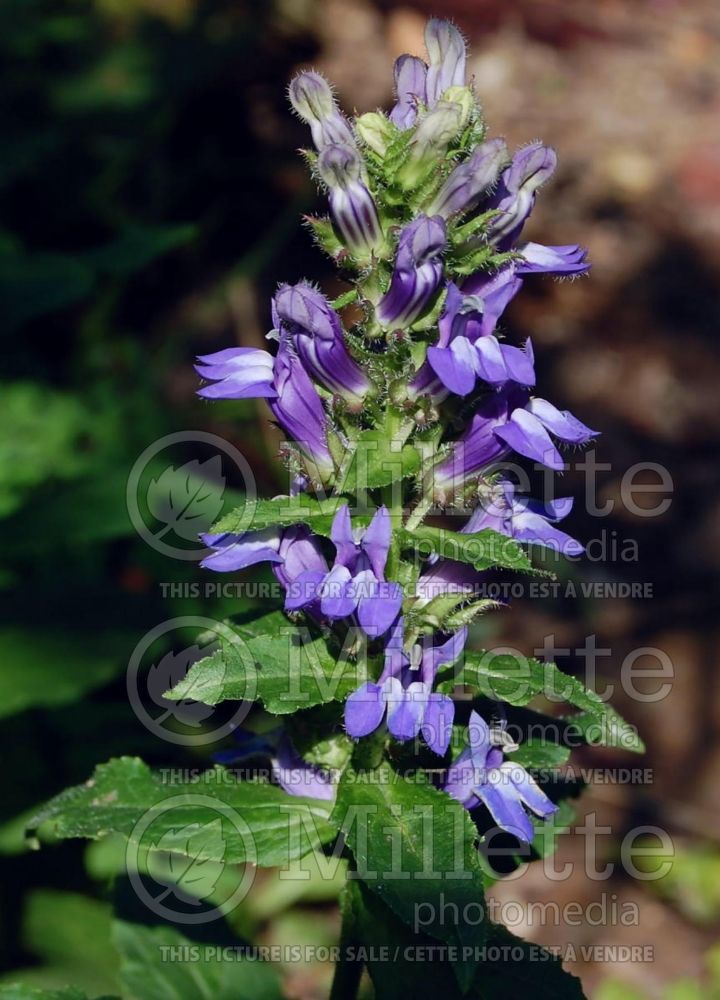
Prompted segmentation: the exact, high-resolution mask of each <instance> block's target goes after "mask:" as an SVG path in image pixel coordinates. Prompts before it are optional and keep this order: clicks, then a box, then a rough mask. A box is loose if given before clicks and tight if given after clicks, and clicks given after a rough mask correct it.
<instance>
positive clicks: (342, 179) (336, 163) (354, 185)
mask: <svg viewBox="0 0 720 1000" xmlns="http://www.w3.org/2000/svg"><path fill="white" fill-rule="evenodd" d="M318 172H319V174H320V176H321V177H322V179H323V181H324V182H325V183H326V184H327V186H328V190H329V192H330V195H329V197H330V212H331V214H332V217H333V222H334V223H335V225H336V227H337V229H338V231H339V233H340V235H341V237H342V239H343V241H344V242H345V244H346V246H347V247H348V249H349V250H350V252H351V253H352V254H354V256H356V257H359V258H361V259H363V260H367V259H368V258H369V257H370V256H371V255H372V253H373V251H374V250H377V249H378V248H379V247H381V246H382V244H383V233H382V229H381V227H380V220H379V219H378V214H377V208H376V207H375V202H374V201H373V198H372V195H371V194H370V192H369V191H368V188H367V184H366V178H365V177H364V176H363V165H362V160H361V158H360V155H359V153H358V152H357V150H356V149H355V148H354V147H353V146H347V145H343V146H340V145H332V146H325V147H324V148H323V150H322V152H321V153H320V156H319V157H318Z"/></svg>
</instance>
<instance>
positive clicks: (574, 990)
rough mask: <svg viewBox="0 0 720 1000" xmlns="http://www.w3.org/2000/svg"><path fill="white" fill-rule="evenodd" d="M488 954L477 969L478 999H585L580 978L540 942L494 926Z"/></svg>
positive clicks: (476, 989) (476, 994) (475, 996)
mask: <svg viewBox="0 0 720 1000" xmlns="http://www.w3.org/2000/svg"><path fill="white" fill-rule="evenodd" d="M487 948H488V957H487V959H486V961H484V962H482V964H481V965H480V968H479V970H478V975H477V979H476V982H475V988H474V990H473V993H472V996H473V998H474V1000H475V998H476V1000H507V998H508V997H513V998H515V997H528V998H529V997H532V1000H585V994H584V993H583V991H582V986H581V984H580V980H579V979H577V978H576V977H575V976H572V975H570V973H569V972H565V970H564V969H563V967H562V962H561V961H560V959H559V958H555V957H554V956H553V955H552V954H551V952H549V951H547V950H546V949H545V948H542V947H541V946H540V945H539V944H532V943H531V942H529V941H523V939H522V938H519V937H515V935H514V934H511V933H510V931H507V930H505V928H504V927H498V926H494V927H493V928H492V930H491V932H490V934H489V935H488V944H487Z"/></svg>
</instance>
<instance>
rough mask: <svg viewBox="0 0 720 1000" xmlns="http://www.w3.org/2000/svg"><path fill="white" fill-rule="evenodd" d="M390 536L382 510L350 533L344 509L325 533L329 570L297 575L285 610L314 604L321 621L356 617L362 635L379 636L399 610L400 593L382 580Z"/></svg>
mask: <svg viewBox="0 0 720 1000" xmlns="http://www.w3.org/2000/svg"><path fill="white" fill-rule="evenodd" d="M391 536H392V524H391V522H390V515H389V514H388V511H387V508H386V507H380V508H379V509H378V510H377V511H376V512H375V514H374V515H373V519H372V521H371V522H370V524H369V525H368V526H367V528H365V529H362V528H361V529H360V530H356V531H355V532H353V529H352V524H351V520H350V510H349V508H348V506H347V504H344V505H343V506H342V507H340V509H339V510H338V512H337V513H336V515H335V517H334V519H333V523H332V528H331V532H330V537H331V539H332V541H333V543H334V544H335V549H336V556H335V562H334V564H333V567H332V569H331V570H330V572H328V573H325V574H319V573H317V572H314V573H307V574H301V575H300V576H299V577H298V579H297V580H296V581H295V583H294V587H292V588H291V589H290V590H289V591H288V599H287V601H286V603H285V607H286V609H287V610H295V609H297V608H303V607H306V606H307V604H308V603H310V602H311V601H316V600H319V601H320V611H321V613H322V615H323V616H324V617H325V618H329V619H331V620H334V619H339V618H347V617H348V616H349V615H352V614H355V613H357V617H358V622H359V623H360V626H361V628H362V629H363V631H364V632H366V633H367V635H369V636H379V635H384V633H385V632H387V630H388V629H389V628H390V626H391V625H392V623H393V622H394V621H395V619H396V618H397V616H398V614H399V613H400V608H401V606H402V588H401V587H400V585H399V584H397V583H392V582H388V581H386V580H385V564H386V562H387V557H388V553H389V551H390V543H391Z"/></svg>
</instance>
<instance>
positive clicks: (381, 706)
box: [345, 618, 467, 755]
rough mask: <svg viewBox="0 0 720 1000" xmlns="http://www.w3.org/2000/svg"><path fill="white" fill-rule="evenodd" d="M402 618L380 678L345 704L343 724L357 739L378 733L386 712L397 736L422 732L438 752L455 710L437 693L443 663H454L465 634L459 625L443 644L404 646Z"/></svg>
mask: <svg viewBox="0 0 720 1000" xmlns="http://www.w3.org/2000/svg"><path fill="white" fill-rule="evenodd" d="M403 630H404V624H403V619H402V618H401V619H400V620H399V621H398V623H397V624H396V626H395V628H394V629H393V631H392V633H391V635H390V637H389V639H388V642H387V645H386V647H385V666H384V668H383V672H382V674H381V675H380V677H379V678H378V681H377V683H374V682H371V681H368V682H367V683H365V684H362V685H361V686H360V687H359V688H358V689H357V691H355V692H354V693H353V694H351V695H350V697H349V698H348V700H347V702H346V703H345V728H346V730H347V732H348V735H350V736H352V737H353V738H355V739H359V738H360V737H361V736H367V735H368V734H369V733H372V732H374V731H375V730H376V729H377V728H378V726H379V725H380V723H381V722H382V721H383V719H384V718H385V715H387V726H388V729H389V730H390V733H391V734H392V735H393V736H394V737H395V739H397V740H412V739H414V738H415V737H416V736H417V735H418V733H421V734H422V737H423V739H424V740H425V742H426V743H427V745H428V746H429V747H430V749H431V750H434V751H435V753H437V754H440V755H442V754H444V753H445V751H446V750H447V748H448V745H449V742H450V733H451V730H452V722H453V718H454V713H455V706H454V705H453V702H452V699H451V698H449V697H448V696H447V695H444V694H438V693H437V692H433V690H432V688H433V684H434V683H435V675H436V674H437V671H438V669H439V667H440V666H442V665H443V664H446V663H454V662H455V660H456V659H457V658H458V656H460V654H461V653H462V651H463V648H464V646H465V640H466V639H467V629H461V630H460V631H459V632H456V633H455V635H453V636H452V637H451V638H450V639H448V640H447V641H446V642H445V643H443V644H442V645H440V646H424V647H423V646H419V645H418V646H414V647H413V648H412V649H411V650H410V653H409V654H406V653H405V652H404V650H403V634H404V631H403Z"/></svg>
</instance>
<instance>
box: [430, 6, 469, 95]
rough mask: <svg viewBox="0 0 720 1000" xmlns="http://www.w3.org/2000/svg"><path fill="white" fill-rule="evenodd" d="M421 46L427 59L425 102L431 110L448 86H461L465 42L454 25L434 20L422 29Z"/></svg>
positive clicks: (463, 77) (463, 70) (463, 74)
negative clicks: (423, 33) (425, 49)
mask: <svg viewBox="0 0 720 1000" xmlns="http://www.w3.org/2000/svg"><path fill="white" fill-rule="evenodd" d="M425 46H426V48H427V51H428V56H429V57H430V66H429V68H428V71H427V103H428V105H429V106H430V107H432V105H433V104H435V103H436V102H437V101H439V100H440V99H441V98H442V97H443V95H444V94H445V91H446V90H447V89H448V87H453V86H462V85H463V84H464V83H465V42H464V41H463V37H462V35H461V34H460V32H459V31H458V30H457V28H456V27H455V25H454V24H451V23H450V22H449V21H442V20H440V19H439V18H436V17H434V18H432V19H431V20H430V21H428V23H427V27H426V28H425Z"/></svg>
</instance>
